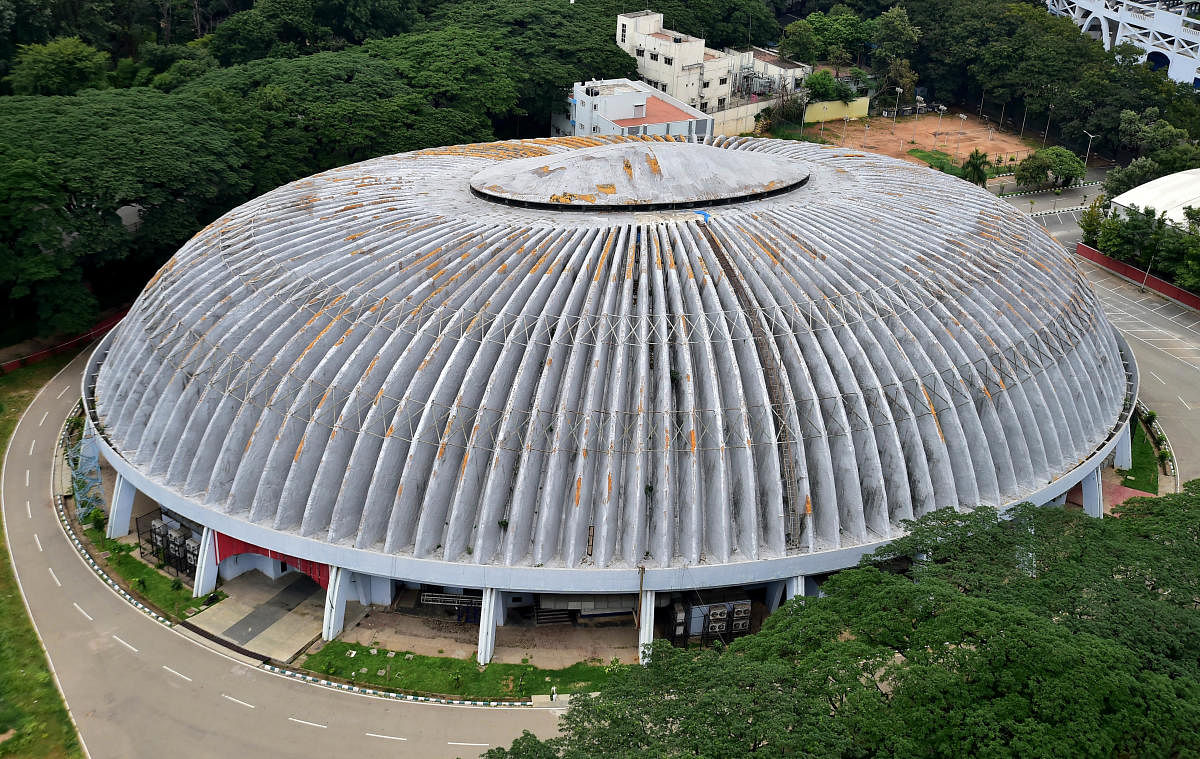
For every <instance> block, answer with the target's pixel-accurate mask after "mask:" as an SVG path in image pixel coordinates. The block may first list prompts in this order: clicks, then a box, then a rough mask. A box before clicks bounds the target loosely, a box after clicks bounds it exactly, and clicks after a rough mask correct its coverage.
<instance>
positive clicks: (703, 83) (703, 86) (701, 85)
mask: <svg viewBox="0 0 1200 759" xmlns="http://www.w3.org/2000/svg"><path fill="white" fill-rule="evenodd" d="M700 89H702V90H707V89H708V80H707V79H705V80H704V81H703V82H701V83H700Z"/></svg>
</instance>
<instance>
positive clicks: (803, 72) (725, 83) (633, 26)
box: [616, 10, 811, 113]
mask: <svg viewBox="0 0 1200 759" xmlns="http://www.w3.org/2000/svg"><path fill="white" fill-rule="evenodd" d="M616 39H617V44H618V45H620V47H621V49H622V50H624V51H625V52H627V53H629V54H630V55H631V56H633V57H634V58H635V59H636V60H637V67H638V74H639V75H640V76H641V78H642V79H643V80H644V81H646V82H647V83H649V84H650V86H652V87H657V88H658V89H659V90H660V91H662V92H665V93H667V94H668V95H670V96H671V97H674V98H677V99H679V100H681V101H683V102H684V103H687V104H688V105H691V106H695V107H696V108H699V109H700V110H701V111H704V112H705V113H712V112H714V111H722V110H725V109H726V108H731V107H733V106H735V105H743V104H745V103H748V102H753V101H755V100H758V99H760V98H764V97H771V96H774V95H777V94H778V93H779V92H780V91H784V92H791V91H793V90H795V89H796V87H797V86H799V85H800V84H801V83H802V82H803V81H804V77H806V76H808V74H809V73H811V69H810V67H808V66H805V65H803V64H799V63H795V62H793V61H789V60H787V59H786V58H782V57H780V56H779V55H776V54H775V53H772V52H771V51H769V50H765V49H763V48H758V47H753V48H750V49H749V50H724V51H722V50H714V49H712V48H709V47H706V46H705V44H704V40H703V39H701V38H699V37H692V36H690V35H687V34H683V33H682V32H675V31H671V30H670V29H664V28H663V14H661V13H655V12H654V11H649V10H645V11H638V12H637V13H622V14H620V15H619V16H617V33H616Z"/></svg>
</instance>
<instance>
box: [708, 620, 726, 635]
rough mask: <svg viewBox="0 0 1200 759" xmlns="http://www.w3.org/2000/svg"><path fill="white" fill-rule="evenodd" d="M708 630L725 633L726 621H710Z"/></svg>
mask: <svg viewBox="0 0 1200 759" xmlns="http://www.w3.org/2000/svg"><path fill="white" fill-rule="evenodd" d="M708 631H709V632H710V633H723V632H725V623H724V622H709V623H708Z"/></svg>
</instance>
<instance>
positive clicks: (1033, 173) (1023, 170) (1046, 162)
mask: <svg viewBox="0 0 1200 759" xmlns="http://www.w3.org/2000/svg"><path fill="white" fill-rule="evenodd" d="M1013 179H1014V180H1016V183H1017V184H1019V185H1021V186H1022V187H1044V186H1045V185H1047V184H1049V183H1050V159H1049V158H1047V157H1046V156H1045V155H1043V154H1042V152H1041V151H1040V150H1039V151H1037V152H1035V153H1032V154H1030V155H1028V156H1026V157H1025V158H1024V159H1022V161H1021V162H1020V163H1018V164H1017V169H1016V171H1015V172H1013Z"/></svg>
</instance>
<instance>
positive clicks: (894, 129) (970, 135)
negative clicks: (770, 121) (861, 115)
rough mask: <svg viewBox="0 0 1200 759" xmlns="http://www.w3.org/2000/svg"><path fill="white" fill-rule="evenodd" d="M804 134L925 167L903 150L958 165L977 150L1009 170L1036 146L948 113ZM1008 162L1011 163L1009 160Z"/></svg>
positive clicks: (866, 122)
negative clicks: (938, 154)
mask: <svg viewBox="0 0 1200 759" xmlns="http://www.w3.org/2000/svg"><path fill="white" fill-rule="evenodd" d="M804 134H805V135H806V136H808V137H821V138H823V139H825V140H826V141H827V142H829V143H832V144H834V145H843V146H845V147H849V148H860V149H862V150H870V151H872V152H875V153H883V154H884V155H889V156H892V157H893V158H901V159H903V160H905V161H911V162H913V163H918V164H921V165H922V166H924V165H925V162H924V161H922V160H921V159H919V158H917V157H915V156H911V155H909V154H908V151H909V150H912V149H913V148H920V149H921V150H940V151H942V152H943V153H946V154H948V155H949V156H950V157H951V158H955V156H957V161H956V162H958V163H961V162H962V160H963V159H964V158H965V157H966V156H968V155H970V154H971V151H972V150H975V149H979V150H981V151H983V152H984V153H987V154H988V157H989V158H991V159H992V160H993V161H997V159H999V161H1002V162H1003V163H1005V164H1008V163H1011V164H1012V165H1013V166H1015V165H1016V163H1017V161H1020V160H1021V159H1022V158H1024V157H1026V156H1027V155H1029V154H1030V153H1032V152H1033V151H1034V150H1036V149H1037V148H1038V147H1040V144H1027V143H1026V142H1025V140H1022V139H1021V138H1020V137H1018V136H1017V135H1016V134H1012V133H1010V132H1001V131H998V130H996V129H995V122H991V124H990V125H989V124H988V123H985V122H984V121H983V120H981V119H979V118H977V117H975V116H972V115H970V114H967V118H966V120H965V121H964V120H962V119H960V118H959V117H958V114H957V113H954V112H951V111H947V112H946V114H945V116H942V117H940V119H939V117H938V115H937V114H936V113H925V114H922V115H920V116H902V117H900V119H898V120H897V121H896V122H895V124H893V123H892V120H891V119H884V118H874V119H852V120H850V121H849V122H837V121H831V122H829V123H828V124H825V125H824V127H823V128H822V126H821V125H813V126H810V127H809V128H808V129H806V130H805V131H804ZM1027 134H1028V132H1027ZM1014 158H1015V159H1016V160H1010V159H1014Z"/></svg>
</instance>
